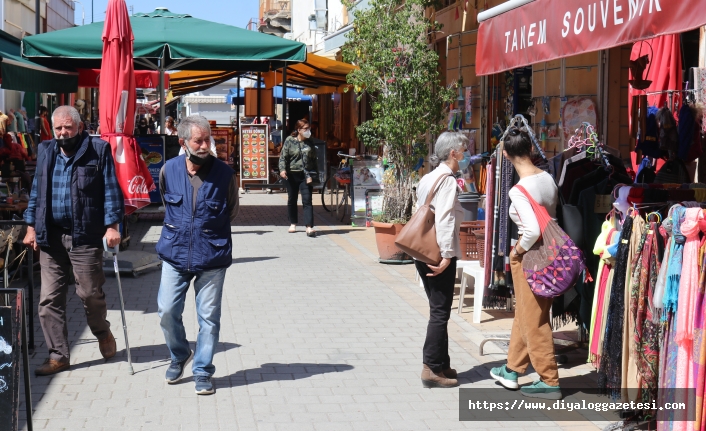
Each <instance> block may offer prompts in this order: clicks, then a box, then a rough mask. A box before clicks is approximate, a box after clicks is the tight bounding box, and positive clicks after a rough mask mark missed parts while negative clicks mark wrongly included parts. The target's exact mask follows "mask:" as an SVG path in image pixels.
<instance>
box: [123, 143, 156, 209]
mask: <svg viewBox="0 0 706 431" xmlns="http://www.w3.org/2000/svg"><path fill="white" fill-rule="evenodd" d="M135 139H137V143H138V145H139V146H140V149H141V150H142V154H141V157H142V160H144V161H145V164H146V165H147V169H148V170H149V171H150V175H151V176H152V181H154V185H155V186H156V188H155V190H153V191H151V192H149V190H147V184H146V181H145V178H144V177H143V176H141V175H140V174H139V173H138V174H137V175H135V176H134V177H133V178H132V179H131V180H130V183H129V185H128V191H129V192H130V193H147V192H149V194H150V202H151V203H153V204H154V203H162V197H161V196H160V194H159V171H160V170H161V169H162V166H164V138H163V137H162V136H159V135H152V136H149V135H146V136H137V137H136V138H135Z"/></svg>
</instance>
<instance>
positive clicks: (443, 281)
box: [415, 132, 470, 388]
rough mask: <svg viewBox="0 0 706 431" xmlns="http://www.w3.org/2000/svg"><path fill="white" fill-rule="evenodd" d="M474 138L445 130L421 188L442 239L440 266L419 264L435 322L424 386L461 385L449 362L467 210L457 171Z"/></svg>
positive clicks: (429, 336) (421, 197) (422, 199)
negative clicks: (460, 195) (450, 326)
mask: <svg viewBox="0 0 706 431" xmlns="http://www.w3.org/2000/svg"><path fill="white" fill-rule="evenodd" d="M467 145H468V139H467V138H466V137H465V136H463V135H462V134H461V133H456V132H445V133H442V134H441V136H439V139H438V140H437V141H436V146H435V149H434V155H433V156H432V157H431V163H432V164H433V165H438V167H437V168H436V169H434V170H433V171H431V172H430V173H428V174H426V175H425V176H424V177H423V178H422V180H421V181H420V182H419V186H417V204H418V205H423V203H424V202H426V200H427V196H428V195H429V193H434V192H435V194H434V197H433V198H432V200H431V204H430V209H431V210H432V211H433V212H434V228H435V229H436V241H437V242H438V244H439V250H440V251H441V257H442V259H441V262H440V263H439V265H438V266H433V265H427V264H426V263H424V262H420V261H415V265H416V267H417V271H418V272H419V276H420V277H421V279H422V283H423V284H424V291H425V292H426V294H427V298H429V324H428V325H427V337H426V340H425V341H424V353H423V359H424V367H423V368H422V384H423V385H424V387H425V388H432V387H442V388H451V387H454V386H456V385H458V380H456V376H457V374H456V370H454V369H453V368H451V359H450V358H449V333H448V323H449V318H450V317H451V303H452V302H453V296H454V285H455V284H456V260H457V259H458V258H459V257H460V256H461V243H460V240H459V235H460V234H459V232H460V229H461V222H462V221H463V208H462V207H461V204H460V203H459V201H458V193H459V192H460V189H459V187H458V184H457V183H456V179H455V178H454V173H455V172H457V171H459V170H462V169H465V168H467V167H468V164H469V162H470V154H468V152H466V147H467Z"/></svg>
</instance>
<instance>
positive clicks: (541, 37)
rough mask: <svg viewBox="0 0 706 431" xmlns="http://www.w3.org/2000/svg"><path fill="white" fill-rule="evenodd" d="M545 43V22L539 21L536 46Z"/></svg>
mask: <svg viewBox="0 0 706 431" xmlns="http://www.w3.org/2000/svg"><path fill="white" fill-rule="evenodd" d="M543 43H547V20H546V19H545V20H542V21H539V39H538V40H537V45H541V44H543Z"/></svg>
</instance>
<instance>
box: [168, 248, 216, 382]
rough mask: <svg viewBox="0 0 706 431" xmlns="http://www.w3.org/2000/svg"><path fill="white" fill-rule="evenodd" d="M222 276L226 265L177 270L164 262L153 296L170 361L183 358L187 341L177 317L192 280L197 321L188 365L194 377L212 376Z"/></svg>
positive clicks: (182, 325) (179, 317)
mask: <svg viewBox="0 0 706 431" xmlns="http://www.w3.org/2000/svg"><path fill="white" fill-rule="evenodd" d="M225 275H226V268H222V269H214V270H210V271H202V272H198V273H193V272H182V271H179V270H177V269H176V268H174V267H173V266H172V265H170V264H169V263H168V262H163V263H162V281H161V284H160V286H159V294H158V295H157V304H158V307H159V308H158V310H159V311H158V314H159V318H160V325H161V326H162V331H163V332H164V338H165V340H166V343H167V347H168V348H169V352H170V353H171V356H172V360H173V361H183V360H185V359H186V358H187V357H188V356H189V341H188V340H187V339H186V331H185V330H184V323H183V322H182V318H181V316H182V314H183V313H184V301H185V300H186V292H187V291H188V290H189V284H190V283H191V280H192V279H194V291H195V294H196V314H197V315H198V321H199V335H198V336H197V338H196V352H195V353H194V364H193V366H192V370H193V373H194V376H212V375H213V373H214V372H215V371H216V367H215V366H214V365H213V355H214V354H215V352H216V346H217V345H218V333H219V332H220V330H221V298H222V296H223V280H224V279H225Z"/></svg>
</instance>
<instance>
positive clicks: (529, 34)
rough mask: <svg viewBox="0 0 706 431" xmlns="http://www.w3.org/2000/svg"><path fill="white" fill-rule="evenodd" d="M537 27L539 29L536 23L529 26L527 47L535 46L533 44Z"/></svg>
mask: <svg viewBox="0 0 706 431" xmlns="http://www.w3.org/2000/svg"><path fill="white" fill-rule="evenodd" d="M535 27H537V24H536V23H534V22H533V23H532V24H530V26H529V31H528V32H527V46H532V45H534V42H532V37H533V36H534V28H535Z"/></svg>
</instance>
